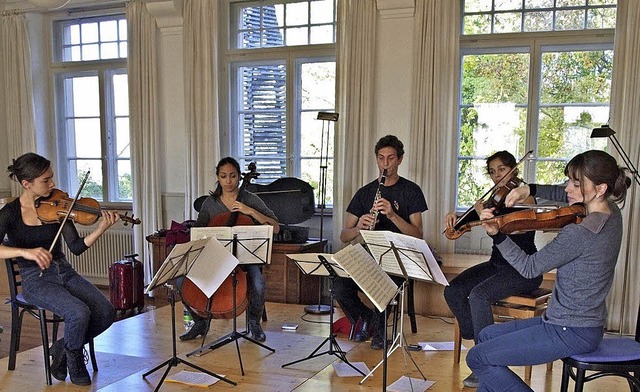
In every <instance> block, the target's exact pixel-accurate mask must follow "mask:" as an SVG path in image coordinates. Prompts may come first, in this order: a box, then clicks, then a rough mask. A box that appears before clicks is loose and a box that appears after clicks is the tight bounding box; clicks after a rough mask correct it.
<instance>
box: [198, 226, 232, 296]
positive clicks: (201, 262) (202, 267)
mask: <svg viewBox="0 0 640 392" xmlns="http://www.w3.org/2000/svg"><path fill="white" fill-rule="evenodd" d="M237 265H238V259H236V258H235V257H233V255H232V254H231V253H229V252H227V251H226V249H225V248H224V246H222V244H220V242H218V240H216V239H215V238H210V239H209V242H208V243H207V246H206V247H205V248H204V251H203V252H202V254H200V257H199V258H198V260H197V262H196V263H194V265H193V267H192V268H191V270H190V271H189V273H188V274H187V277H188V278H189V279H190V280H191V281H192V282H193V284H195V285H196V286H197V287H198V288H199V289H200V290H202V292H203V293H204V295H205V296H207V298H209V297H211V296H212V295H213V293H215V292H216V290H217V289H218V288H219V287H220V285H222V282H224V280H225V279H227V277H228V276H229V275H230V274H231V272H232V271H233V269H234V268H236V266H237Z"/></svg>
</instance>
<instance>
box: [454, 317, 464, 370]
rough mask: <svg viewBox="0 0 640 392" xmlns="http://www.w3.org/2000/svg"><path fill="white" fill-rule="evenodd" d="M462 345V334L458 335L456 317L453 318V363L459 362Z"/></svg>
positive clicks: (458, 328)
mask: <svg viewBox="0 0 640 392" xmlns="http://www.w3.org/2000/svg"><path fill="white" fill-rule="evenodd" d="M461 346H462V336H461V335H460V325H458V319H456V318H454V319H453V363H454V364H457V363H460V349H461Z"/></svg>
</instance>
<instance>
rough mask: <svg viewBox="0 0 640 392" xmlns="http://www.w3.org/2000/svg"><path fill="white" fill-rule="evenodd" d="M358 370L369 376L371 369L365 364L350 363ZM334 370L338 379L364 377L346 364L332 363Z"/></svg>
mask: <svg viewBox="0 0 640 392" xmlns="http://www.w3.org/2000/svg"><path fill="white" fill-rule="evenodd" d="M350 363H351V364H352V365H353V366H355V367H356V369H358V370H360V371H361V372H362V373H364V374H369V368H368V367H367V364H365V363H364V362H350ZM332 365H333V370H335V372H336V375H337V376H338V377H362V374H360V373H358V372H357V371H356V370H355V369H354V368H352V367H351V366H349V365H347V364H346V363H344V362H334V363H332Z"/></svg>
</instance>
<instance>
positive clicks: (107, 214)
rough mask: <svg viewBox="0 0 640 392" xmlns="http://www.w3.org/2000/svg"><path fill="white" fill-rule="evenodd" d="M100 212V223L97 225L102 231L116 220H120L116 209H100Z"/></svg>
mask: <svg viewBox="0 0 640 392" xmlns="http://www.w3.org/2000/svg"><path fill="white" fill-rule="evenodd" d="M101 212H102V220H101V221H100V224H99V225H98V227H99V229H100V230H102V231H103V232H104V231H106V230H107V229H108V228H110V227H111V226H113V225H115V224H116V222H118V221H119V220H120V214H118V213H117V212H116V211H108V210H102V211H101Z"/></svg>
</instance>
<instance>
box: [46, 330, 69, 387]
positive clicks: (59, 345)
mask: <svg viewBox="0 0 640 392" xmlns="http://www.w3.org/2000/svg"><path fill="white" fill-rule="evenodd" d="M49 354H51V365H50V366H49V370H51V375H52V376H53V378H55V379H56V380H58V381H64V380H66V378H67V354H66V353H65V352H64V339H59V340H57V341H56V342H55V343H53V345H52V346H51V348H50V349H49Z"/></svg>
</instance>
